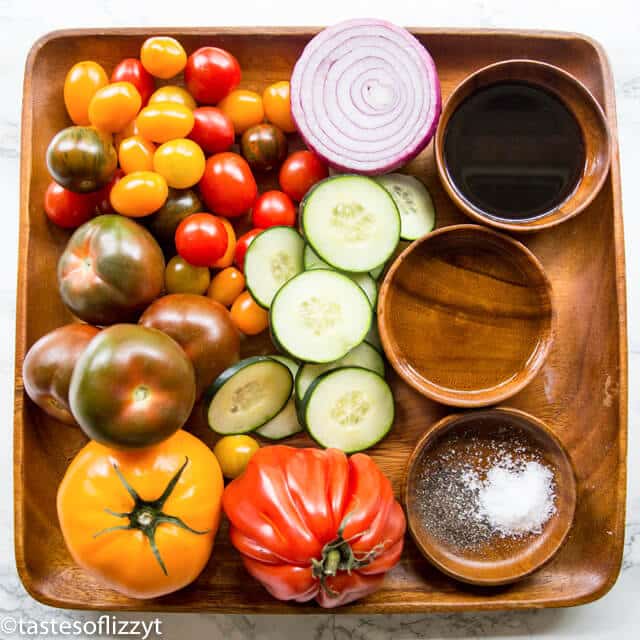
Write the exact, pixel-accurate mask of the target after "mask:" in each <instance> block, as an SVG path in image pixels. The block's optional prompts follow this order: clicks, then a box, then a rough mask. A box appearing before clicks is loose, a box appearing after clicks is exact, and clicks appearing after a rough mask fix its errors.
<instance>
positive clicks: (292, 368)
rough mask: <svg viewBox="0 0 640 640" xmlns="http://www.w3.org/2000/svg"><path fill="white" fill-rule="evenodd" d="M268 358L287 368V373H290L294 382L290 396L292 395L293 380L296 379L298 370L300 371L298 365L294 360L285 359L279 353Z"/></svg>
mask: <svg viewBox="0 0 640 640" xmlns="http://www.w3.org/2000/svg"><path fill="white" fill-rule="evenodd" d="M269 357H270V358H273V359H274V360H277V361H278V362H282V364H283V365H284V366H285V367H287V369H289V371H291V375H292V376H293V380H294V388H293V389H292V390H291V395H293V394H294V393H295V379H296V376H297V375H298V370H299V369H300V365H299V364H298V363H297V362H296V361H295V360H292V359H291V358H287V356H281V355H280V354H279V353H277V354H273V355H270V356H269Z"/></svg>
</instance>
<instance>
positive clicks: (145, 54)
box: [140, 36, 187, 80]
mask: <svg viewBox="0 0 640 640" xmlns="http://www.w3.org/2000/svg"><path fill="white" fill-rule="evenodd" d="M140 61H141V62H142V66H143V67H144V68H145V69H146V70H147V71H148V72H149V73H150V74H151V75H152V76H155V77H156V78H163V79H164V80H166V79H167V78H173V76H176V75H178V74H179V73H180V72H181V71H182V70H183V69H184V65H185V64H186V63H187V54H186V53H185V50H184V49H183V48H182V45H181V44H180V43H179V42H178V41H177V40H176V39H175V38H169V37H167V36H155V37H153V38H148V39H147V40H145V41H144V43H143V44H142V49H140Z"/></svg>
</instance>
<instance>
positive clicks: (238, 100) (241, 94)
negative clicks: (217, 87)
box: [218, 89, 264, 133]
mask: <svg viewBox="0 0 640 640" xmlns="http://www.w3.org/2000/svg"><path fill="white" fill-rule="evenodd" d="M218 108H219V109H220V110H221V111H222V112H223V113H226V114H227V115H228V116H229V118H231V122H233V128H234V129H235V132H236V133H244V132H245V131H246V130H247V129H248V128H249V127H252V126H253V125H254V124H259V123H260V122H262V121H263V120H264V108H263V106H262V98H261V97H260V95H259V94H257V93H255V91H247V90H246V89H236V90H235V91H232V92H231V93H230V94H229V95H228V96H227V97H226V98H225V99H224V100H222V102H220V103H219V104H218Z"/></svg>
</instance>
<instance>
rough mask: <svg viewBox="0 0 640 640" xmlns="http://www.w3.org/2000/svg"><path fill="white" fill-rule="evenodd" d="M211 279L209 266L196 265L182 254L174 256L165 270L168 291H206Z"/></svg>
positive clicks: (199, 293) (196, 292) (198, 293)
mask: <svg viewBox="0 0 640 640" xmlns="http://www.w3.org/2000/svg"><path fill="white" fill-rule="evenodd" d="M210 281H211V274H210V273H209V269H207V267H196V266H194V265H192V264H189V263H188V262H187V261H186V260H185V259H184V258H181V257H180V256H173V258H171V260H169V263H168V264H167V267H166V269H165V270H164V284H165V289H166V290H167V293H195V294H196V295H198V296H201V295H203V294H204V293H206V291H207V288H208V287H209V282H210Z"/></svg>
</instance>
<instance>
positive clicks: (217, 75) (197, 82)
mask: <svg viewBox="0 0 640 640" xmlns="http://www.w3.org/2000/svg"><path fill="white" fill-rule="evenodd" d="M240 77H241V72H240V65H239V64H238V61H237V60H236V59H235V58H234V57H233V56H232V55H231V54H230V53H229V52H228V51H225V50H224V49H218V47H201V48H200V49H197V50H196V51H194V52H193V53H192V54H191V55H190V56H189V59H188V60H187V66H186V67H185V70H184V81H185V84H186V85H187V88H188V89H189V91H190V92H191V95H192V96H193V97H194V98H195V99H196V100H197V101H198V102H201V103H202V104H216V103H218V102H220V100H222V99H223V98H224V97H225V96H227V95H229V93H230V92H231V91H233V89H235V88H236V87H237V86H238V83H239V82H240Z"/></svg>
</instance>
